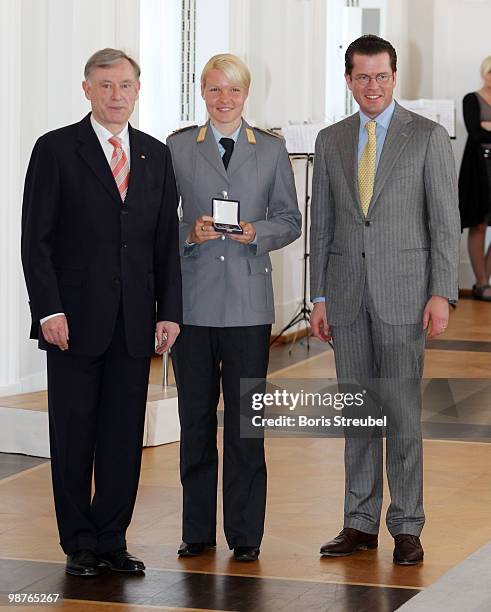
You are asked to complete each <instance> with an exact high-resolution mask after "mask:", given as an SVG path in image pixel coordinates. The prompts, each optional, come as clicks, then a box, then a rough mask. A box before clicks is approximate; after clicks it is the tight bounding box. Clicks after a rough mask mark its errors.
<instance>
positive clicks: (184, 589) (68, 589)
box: [0, 559, 419, 612]
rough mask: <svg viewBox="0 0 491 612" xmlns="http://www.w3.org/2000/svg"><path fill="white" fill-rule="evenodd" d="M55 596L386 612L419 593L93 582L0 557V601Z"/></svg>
mask: <svg viewBox="0 0 491 612" xmlns="http://www.w3.org/2000/svg"><path fill="white" fill-rule="evenodd" d="M15 592H18V593H60V597H61V598H63V599H79V600H86V601H103V602H112V603H129V604H140V605H153V606H167V607H180V608H206V609H209V610H236V611H237V612H242V611H250V610H254V611H255V612H263V611H264V612H267V611H271V612H272V611H277V610H281V611H282V612H285V611H288V612H293V611H298V610H309V611H317V610H318V611H326V610H329V612H365V611H369V610H377V612H392V611H394V610H397V608H398V607H399V606H401V605H402V604H403V603H405V602H406V601H408V600H409V599H411V597H414V596H415V595H417V593H419V591H418V590H416V589H404V588H391V587H377V586H359V585H349V584H329V583H319V582H305V581H290V580H283V579H272V578H245V577H241V576H231V575H229V576H218V575H215V574H198V573H189V572H170V571H165V570H148V571H147V572H146V574H145V576H124V575H121V574H116V573H112V572H110V571H108V570H105V571H104V572H103V573H102V574H101V576H99V577H96V578H90V579H88V578H85V579H83V578H75V577H73V576H67V575H66V574H65V573H64V566H63V565H62V564H59V563H42V562H35V561H15V560H10V559H0V597H1V599H2V602H3V601H5V596H6V593H15Z"/></svg>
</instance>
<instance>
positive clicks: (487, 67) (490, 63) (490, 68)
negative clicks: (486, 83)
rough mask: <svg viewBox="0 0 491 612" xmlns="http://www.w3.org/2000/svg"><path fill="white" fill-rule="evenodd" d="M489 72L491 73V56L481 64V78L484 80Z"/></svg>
mask: <svg viewBox="0 0 491 612" xmlns="http://www.w3.org/2000/svg"><path fill="white" fill-rule="evenodd" d="M488 72H491V55H488V57H485V58H484V59H483V61H482V64H481V76H482V77H483V78H484V77H485V76H486V75H487V74H488Z"/></svg>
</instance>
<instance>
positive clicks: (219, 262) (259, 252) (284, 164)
mask: <svg viewBox="0 0 491 612" xmlns="http://www.w3.org/2000/svg"><path fill="white" fill-rule="evenodd" d="M205 128H206V129H205ZM167 145H168V147H169V149H170V152H171V155H172V161H173V164H174V171H175V175H176V182H177V188H178V192H179V196H180V198H181V207H182V219H181V221H180V251H181V270H182V285H183V287H182V290H183V323H184V324H185V325H200V326H210V327H232V326H249V325H263V324H269V323H273V322H274V301H273V285H272V277H271V273H272V268H271V260H270V258H269V252H270V251H274V250H275V249H280V248H282V247H284V246H286V245H287V244H289V243H290V242H293V241H294V240H295V239H296V238H298V236H299V235H300V232H301V215H300V212H299V210H298V204H297V196H296V191H295V183H294V180H293V171H292V168H291V164H290V161H289V159H288V154H287V151H286V148H285V143H284V140H283V139H281V138H277V137H275V136H273V135H271V134H268V133H265V132H263V131H261V130H258V129H254V128H251V127H250V126H249V125H248V124H247V123H246V122H245V121H242V127H241V130H240V133H239V137H238V139H237V142H236V144H235V148H234V152H233V154H232V157H231V159H230V163H229V166H228V169H227V170H225V167H224V165H223V161H222V159H221V157H220V154H219V151H218V147H217V144H216V141H215V138H214V136H213V133H212V130H211V128H210V127H209V126H208V124H207V125H206V126H202V127H199V128H198V127H193V128H189V129H184V130H181V131H179V132H176V133H174V134H172V135H171V136H169V138H168V139H167ZM223 191H226V192H227V194H228V197H229V198H230V199H235V200H239V201H240V218H241V220H244V221H248V222H251V223H252V224H253V225H254V228H255V230H256V242H257V245H244V244H240V243H237V242H234V241H232V240H230V239H229V238H225V237H224V239H218V240H210V241H207V242H205V243H203V244H201V245H194V246H193V247H191V248H189V247H186V244H185V242H186V238H187V236H188V235H189V232H190V231H191V229H192V227H193V225H194V223H195V220H196V219H197V218H198V217H200V216H201V215H209V216H211V214H212V198H214V197H217V196H218V197H222V192H223Z"/></svg>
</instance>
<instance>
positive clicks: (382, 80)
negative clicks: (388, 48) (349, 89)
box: [353, 72, 392, 85]
mask: <svg viewBox="0 0 491 612" xmlns="http://www.w3.org/2000/svg"><path fill="white" fill-rule="evenodd" d="M391 77H392V75H391V74H387V73H385V72H381V73H380V74H377V75H376V76H374V77H371V76H368V74H358V75H356V76H355V77H354V79H353V80H354V81H356V82H357V83H359V84H360V85H368V84H369V83H370V81H371V80H372V79H373V80H374V81H377V83H378V84H379V85H386V84H387V83H388V82H389V81H390V79H391Z"/></svg>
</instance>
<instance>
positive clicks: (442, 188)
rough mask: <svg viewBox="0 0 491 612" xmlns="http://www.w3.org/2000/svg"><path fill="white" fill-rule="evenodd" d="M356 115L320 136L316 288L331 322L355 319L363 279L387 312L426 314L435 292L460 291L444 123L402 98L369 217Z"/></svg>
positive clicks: (404, 316)
mask: <svg viewBox="0 0 491 612" xmlns="http://www.w3.org/2000/svg"><path fill="white" fill-rule="evenodd" d="M358 132H359V114H358V113H356V114H355V115H352V116H351V117H348V118H347V119H345V120H343V121H340V122H339V123H336V124H334V125H331V126H329V127H327V128H325V129H324V130H322V131H321V132H320V133H319V135H318V137H317V142H316V150H315V153H316V156H315V165H314V175H313V188H312V190H313V195H312V223H311V234H310V251H311V255H310V294H311V296H312V297H317V296H326V298H327V300H328V302H327V312H328V322H329V324H331V325H348V324H350V323H351V322H352V321H353V320H354V319H355V317H356V315H357V313H358V310H359V308H360V304H361V300H362V296H363V290H364V285H365V278H366V281H367V283H368V287H369V290H370V293H371V295H372V298H373V302H374V304H375V307H376V310H377V312H378V314H379V316H380V318H381V319H382V320H383V321H385V322H386V323H389V324H392V325H402V324H414V323H417V322H419V321H421V318H422V313H423V309H424V306H425V304H426V302H427V300H428V299H429V297H430V296H431V295H441V296H443V297H447V298H449V299H452V300H455V299H457V293H458V281H457V273H458V261H459V241H460V220H459V212H458V199H457V178H456V173H455V164H454V158H453V154H452V149H451V145H450V139H449V136H448V134H447V132H446V131H445V129H444V128H443V127H442V126H441V125H439V124H437V123H434V122H433V121H430V120H428V119H425V118H423V117H421V116H420V115H416V114H415V113H412V112H410V111H408V110H406V109H404V108H402V107H401V106H400V105H398V104H396V107H395V110H394V115H393V117H392V121H391V123H390V126H389V130H388V132H387V136H386V139H385V143H384V148H383V150H382V155H381V158H380V162H379V165H378V168H377V174H376V177H375V186H374V193H373V197H372V200H371V203H370V207H369V210H368V215H367V217H366V218H364V217H363V214H362V213H361V207H360V200H359V195H358V159H357V147H358Z"/></svg>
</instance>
